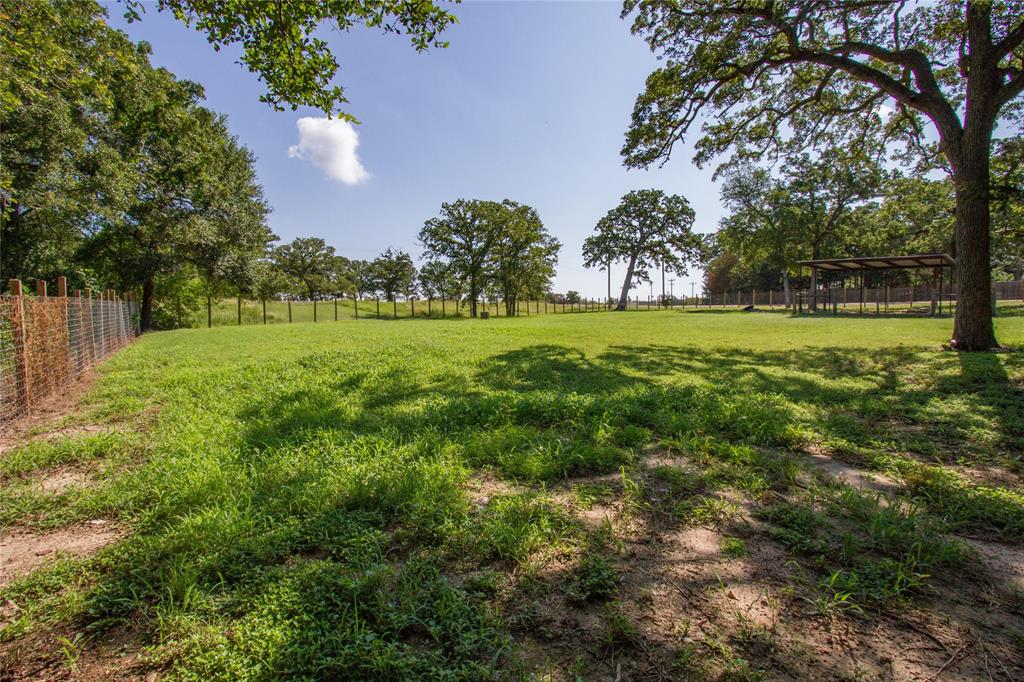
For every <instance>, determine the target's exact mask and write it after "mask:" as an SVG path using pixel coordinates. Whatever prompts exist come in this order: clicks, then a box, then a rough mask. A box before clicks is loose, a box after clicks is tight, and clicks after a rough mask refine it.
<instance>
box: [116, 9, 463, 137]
mask: <svg viewBox="0 0 1024 682" xmlns="http://www.w3.org/2000/svg"><path fill="white" fill-rule="evenodd" d="M125 2H126V5H127V7H128V10H127V12H126V16H127V17H128V18H129V19H130V20H139V19H141V18H142V15H143V14H144V13H145V8H144V6H143V3H142V2H141V0H125ZM158 8H159V10H160V11H169V12H171V13H173V14H174V16H175V17H176V18H178V19H180V20H181V21H183V22H185V24H186V25H188V26H194V27H195V29H196V30H197V31H200V32H202V33H205V34H206V37H207V40H208V41H209V42H210V44H211V45H212V46H213V48H214V49H215V50H217V51H219V50H220V49H221V48H223V47H225V46H227V45H238V46H240V48H241V56H240V58H239V63H241V64H242V65H243V66H245V68H247V69H248V70H249V71H250V72H253V73H255V74H257V75H258V76H259V78H260V81H262V82H263V83H264V84H265V85H266V89H267V91H266V93H264V94H263V95H261V96H260V101H263V102H266V103H268V104H270V105H271V106H272V107H274V108H275V109H277V110H281V109H283V108H284V106H285V105H288V106H290V107H291V109H292V110H293V111H294V110H295V109H297V108H298V107H300V106H309V107H313V108H316V109H320V110H322V111H323V112H324V113H326V114H328V115H337V116H339V117H341V118H342V119H347V120H355V119H354V117H353V116H352V115H351V114H347V113H345V112H343V111H340V110H339V107H340V106H341V105H343V104H346V103H347V102H348V100H347V99H345V96H344V91H343V90H342V88H341V87H340V86H337V85H331V82H332V81H333V79H334V76H335V74H336V73H337V71H338V62H337V61H336V60H335V58H334V55H333V54H332V53H331V51H330V49H329V47H328V44H327V42H326V41H325V40H323V39H322V38H319V37H317V33H318V31H321V30H325V29H327V28H333V29H335V30H338V31H342V32H345V31H348V30H350V29H351V28H353V27H354V26H359V25H362V26H365V27H367V28H375V29H378V30H380V31H382V32H383V33H394V34H396V35H400V34H404V35H406V36H408V39H409V41H410V42H411V44H412V46H413V47H414V48H415V49H416V50H417V51H421V52H422V51H425V50H427V49H429V48H431V47H439V48H443V47H447V45H448V43H447V42H445V41H442V40H441V39H440V37H439V36H440V34H441V33H442V32H443V31H444V30H445V29H446V28H448V26H450V25H451V24H453V23H455V16H454V15H453V14H451V13H450V12H448V11H446V10H444V9H441V8H440V7H438V6H437V5H435V4H434V3H433V2H415V3H407V2H399V1H398V0H356V1H355V2H336V1H333V0H317V1H316V2H303V3H277V4H271V3H259V2H257V3H252V2H246V1H244V0H231V1H229V2H209V1H208V0H160V2H159V3H158Z"/></svg>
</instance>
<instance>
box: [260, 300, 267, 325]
mask: <svg viewBox="0 0 1024 682" xmlns="http://www.w3.org/2000/svg"><path fill="white" fill-rule="evenodd" d="M261 301H262V303H263V324H266V323H267V299H265V298H264V299H261Z"/></svg>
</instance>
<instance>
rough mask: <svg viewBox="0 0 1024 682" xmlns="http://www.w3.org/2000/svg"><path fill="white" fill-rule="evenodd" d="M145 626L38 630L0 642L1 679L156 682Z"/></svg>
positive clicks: (128, 624)
mask: <svg viewBox="0 0 1024 682" xmlns="http://www.w3.org/2000/svg"><path fill="white" fill-rule="evenodd" d="M140 632H141V630H140V628H138V627H136V626H135V625H134V624H131V623H127V624H121V625H118V626H116V627H114V628H112V629H111V630H109V631H107V632H104V633H100V634H94V635H89V636H86V635H83V634H82V633H80V632H75V631H72V630H67V629H62V630H44V631H38V632H33V633H31V634H29V635H26V636H25V637H22V638H20V639H18V640H16V641H14V642H9V643H7V644H6V645H0V673H2V674H0V679H3V680H5V681H6V680H11V681H12V682H13V681H15V680H17V681H19V682H20V681H21V680H60V679H69V680H90V681H91V680H96V681H99V680H104V681H106V680H115V681H118V682H122V681H125V682H126V681H128V680H133V681H138V682H154V681H155V680H157V679H158V678H159V675H158V673H157V672H155V671H152V670H149V667H150V666H149V665H148V664H147V661H146V651H145V648H144V645H143V642H142V638H141V636H140Z"/></svg>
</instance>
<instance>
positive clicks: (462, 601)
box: [173, 560, 508, 679]
mask: <svg viewBox="0 0 1024 682" xmlns="http://www.w3.org/2000/svg"><path fill="white" fill-rule="evenodd" d="M238 606H239V609H240V613H241V614H242V615H241V616H240V617H239V618H237V619H232V620H229V621H227V622H221V623H216V624H211V625H210V626H207V627H199V628H195V629H194V630H193V631H192V632H191V633H190V634H189V635H188V636H187V638H186V639H185V641H183V642H182V643H181V644H180V647H181V649H180V650H181V655H180V656H179V657H177V658H176V659H175V670H174V671H173V672H174V674H175V675H176V676H177V677H180V678H182V679H218V678H221V679H243V678H245V679H257V678H271V677H275V678H281V677H285V678H290V677H307V676H309V675H312V674H314V671H315V675H316V676H318V677H324V678H338V677H348V678H360V679H367V678H381V677H386V678H401V679H412V678H419V679H423V678H433V679H437V678H447V679H490V678H492V677H494V676H495V675H496V674H497V668H498V667H499V666H500V665H501V663H502V661H503V660H504V654H505V652H506V651H507V650H508V649H507V648H508V640H507V637H506V636H505V635H504V634H503V633H502V632H501V628H500V623H499V622H498V621H496V619H495V618H494V617H493V616H492V615H490V613H489V611H488V609H486V608H484V606H483V604H481V603H480V602H479V601H478V600H476V599H474V598H472V597H471V596H470V595H467V594H466V593H465V592H463V591H461V590H458V589H457V588H455V587H453V586H452V585H451V584H450V583H449V582H448V580H447V579H446V578H445V577H444V575H443V574H442V573H441V571H440V569H439V568H438V567H437V566H436V565H434V564H432V563H430V562H424V561H421V560H412V561H410V562H407V563H406V564H405V566H403V567H402V568H396V567H391V566H386V565H385V566H377V567H374V568H373V569H371V570H366V571H363V572H360V573H355V574H354V573H352V572H351V571H349V570H348V569H345V568H343V567H340V566H338V565H337V564H333V563H331V562H327V561H311V562H304V563H302V564H301V565H299V566H296V567H289V568H284V567H281V568H272V569H269V570H268V571H266V572H265V573H264V574H263V576H261V579H260V580H259V581H257V582H255V583H253V584H252V585H251V587H250V589H249V590H248V594H247V595H246V597H245V598H244V600H243V601H242V602H241V603H240V604H239V605H238Z"/></svg>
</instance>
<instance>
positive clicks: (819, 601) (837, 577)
mask: <svg viewBox="0 0 1024 682" xmlns="http://www.w3.org/2000/svg"><path fill="white" fill-rule="evenodd" d="M848 582H849V581H848V579H847V577H846V576H844V574H843V571H835V572H834V573H832V575H830V576H829V577H828V578H827V579H825V580H823V581H821V583H819V584H818V588H817V591H816V594H815V596H814V597H813V598H806V597H805V599H806V600H807V601H808V602H809V603H810V604H812V605H813V606H814V607H815V608H816V609H817V610H818V613H820V614H822V615H823V616H827V615H831V614H834V613H843V612H846V611H852V612H855V613H863V609H862V608H861V607H860V606H859V605H858V604H857V602H856V601H854V598H853V592H852V591H850V590H849V589H845V588H846V587H847V585H848Z"/></svg>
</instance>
